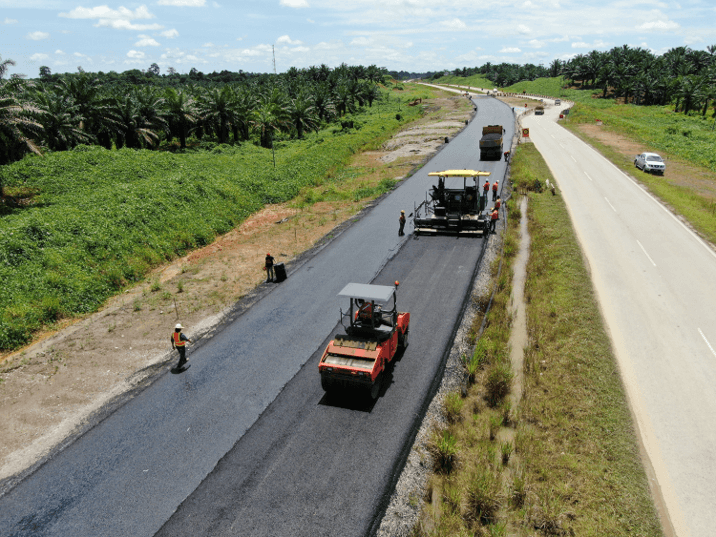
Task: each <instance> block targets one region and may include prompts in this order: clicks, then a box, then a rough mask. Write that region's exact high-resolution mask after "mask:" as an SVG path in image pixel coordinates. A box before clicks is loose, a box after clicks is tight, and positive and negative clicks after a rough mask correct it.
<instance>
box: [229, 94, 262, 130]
mask: <svg viewBox="0 0 716 537" xmlns="http://www.w3.org/2000/svg"><path fill="white" fill-rule="evenodd" d="M255 108H256V96H255V94H254V90H253V88H250V87H248V86H239V87H236V88H235V89H234V115H233V121H232V124H231V128H232V130H233V132H234V142H238V141H239V139H241V140H248V139H249V129H250V127H251V118H252V117H253V112H254V109H255Z"/></svg>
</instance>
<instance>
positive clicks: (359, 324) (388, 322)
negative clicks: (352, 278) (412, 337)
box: [318, 281, 410, 400]
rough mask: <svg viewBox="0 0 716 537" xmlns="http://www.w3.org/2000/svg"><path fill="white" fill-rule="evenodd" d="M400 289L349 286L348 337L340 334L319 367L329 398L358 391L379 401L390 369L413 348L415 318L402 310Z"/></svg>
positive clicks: (344, 321)
mask: <svg viewBox="0 0 716 537" xmlns="http://www.w3.org/2000/svg"><path fill="white" fill-rule="evenodd" d="M398 285H399V283H398V282H397V281H396V282H395V286H389V285H372V284H363V283H349V284H348V285H346V286H345V287H344V288H343V289H342V290H341V292H340V293H338V296H339V297H343V298H348V299H349V304H350V305H349V307H348V311H346V312H344V311H343V309H342V308H341V310H340V312H341V314H340V322H341V324H342V325H343V329H344V332H345V333H344V334H336V336H335V337H334V338H333V340H332V341H331V342H330V343H329V344H328V346H327V347H326V350H325V351H324V352H323V356H322V357H321V361H320V362H319V363H318V371H319V373H320V375H321V386H322V387H323V389H324V390H325V391H326V392H327V393H332V392H338V391H345V390H357V391H363V392H365V393H367V394H369V396H370V398H371V399H373V400H375V399H377V398H378V396H379V394H380V390H381V387H382V384H383V379H384V378H385V369H386V367H387V366H388V365H389V363H390V362H391V361H392V360H393V358H394V357H395V355H396V353H397V352H398V351H401V350H404V349H405V348H406V347H407V346H408V332H409V328H410V313H408V312H399V311H398V309H397V291H398ZM391 302H392V308H391V307H390V306H391V304H390V303H391Z"/></svg>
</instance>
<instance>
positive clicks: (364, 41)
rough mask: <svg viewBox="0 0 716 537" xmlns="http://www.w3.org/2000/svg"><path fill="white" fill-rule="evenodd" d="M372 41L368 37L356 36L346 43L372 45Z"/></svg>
mask: <svg viewBox="0 0 716 537" xmlns="http://www.w3.org/2000/svg"><path fill="white" fill-rule="evenodd" d="M373 43H374V41H373V40H372V39H371V38H369V37H356V38H355V39H354V40H353V41H351V42H350V43H348V46H349V47H367V46H368V45H372V44H373Z"/></svg>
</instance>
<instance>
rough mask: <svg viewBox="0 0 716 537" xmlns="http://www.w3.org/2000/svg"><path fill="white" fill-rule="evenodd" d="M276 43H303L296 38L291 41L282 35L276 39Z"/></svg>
mask: <svg viewBox="0 0 716 537" xmlns="http://www.w3.org/2000/svg"><path fill="white" fill-rule="evenodd" d="M276 44H278V45H284V44H285V45H303V42H302V41H299V40H298V39H297V40H296V41H293V40H292V39H291V38H290V37H289V36H287V35H282V36H281V37H279V38H278V39H277V40H276Z"/></svg>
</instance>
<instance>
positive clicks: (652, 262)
mask: <svg viewBox="0 0 716 537" xmlns="http://www.w3.org/2000/svg"><path fill="white" fill-rule="evenodd" d="M607 201H608V200H607ZM609 205H611V203H610V204H609ZM636 243H637V244H638V245H639V248H641V251H642V252H644V255H645V256H646V257H647V258H648V259H649V261H651V264H652V265H654V266H656V263H654V260H653V259H652V258H651V256H650V255H649V253H648V252H647V251H646V248H644V247H643V246H642V244H641V243H640V242H639V240H637V241H636Z"/></svg>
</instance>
